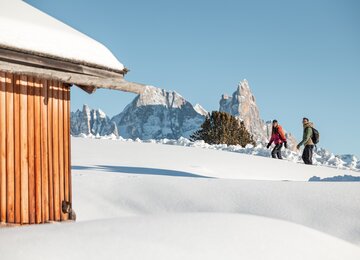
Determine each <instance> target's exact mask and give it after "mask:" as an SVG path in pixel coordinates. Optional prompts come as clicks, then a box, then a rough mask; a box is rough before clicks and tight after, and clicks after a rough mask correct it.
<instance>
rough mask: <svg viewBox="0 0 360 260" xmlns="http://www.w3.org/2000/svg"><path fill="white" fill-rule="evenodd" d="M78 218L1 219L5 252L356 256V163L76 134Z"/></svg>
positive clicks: (359, 196) (27, 255)
mask: <svg viewBox="0 0 360 260" xmlns="http://www.w3.org/2000/svg"><path fill="white" fill-rule="evenodd" d="M72 172H73V206H74V209H75V211H76V214H77V222H76V223H66V224H47V225H37V226H28V227H16V228H2V229H0V259H1V260H3V259H4V260H5V259H77V260H78V259H277V260H278V259H317V260H318V259H360V217H359V216H360V182H308V181H307V180H308V179H309V178H311V177H312V176H318V177H320V178H328V177H333V176H338V175H352V176H356V177H357V176H360V172H356V171H349V170H338V169H333V168H329V167H323V166H306V165H303V164H295V163H293V162H291V161H285V160H284V161H280V160H273V159H270V158H265V157H260V156H252V155H247V154H242V153H231V152H225V151H219V150H216V149H204V148H203V147H186V146H178V145H164V144H156V143H141V142H124V141H118V140H101V139H85V138H72Z"/></svg>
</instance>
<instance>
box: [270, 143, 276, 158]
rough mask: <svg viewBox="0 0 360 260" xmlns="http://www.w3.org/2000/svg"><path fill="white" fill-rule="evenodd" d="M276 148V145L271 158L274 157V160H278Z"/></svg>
mask: <svg viewBox="0 0 360 260" xmlns="http://www.w3.org/2000/svg"><path fill="white" fill-rule="evenodd" d="M276 147H277V145H275V147H274V149H273V150H272V151H271V156H272V158H274V159H276V152H277V151H276Z"/></svg>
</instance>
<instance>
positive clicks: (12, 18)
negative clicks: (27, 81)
mask: <svg viewBox="0 0 360 260" xmlns="http://www.w3.org/2000/svg"><path fill="white" fill-rule="evenodd" d="M0 7H1V8H0V9H1V14H0V31H1V34H0V67H1V68H2V69H4V68H5V70H6V69H7V70H9V71H10V70H11V71H15V72H19V73H27V74H33V75H35V76H39V75H42V76H44V77H49V78H57V79H59V80H62V81H64V82H68V83H71V84H76V85H78V86H83V87H84V88H86V89H85V90H86V91H88V92H90V93H91V92H93V91H94V90H95V89H96V88H98V87H103V88H112V89H119V90H123V91H130V92H134V93H140V92H141V91H142V90H141V89H142V87H143V85H141V84H137V83H131V82H127V81H125V80H124V79H123V75H124V74H126V72H127V69H126V68H125V67H124V65H123V64H122V63H121V62H120V61H119V60H117V58H116V57H115V56H114V55H113V54H112V53H111V52H110V50H109V49H107V48H106V47H105V46H104V45H103V44H101V43H99V42H97V41H95V40H94V39H92V38H90V37H88V36H87V35H85V34H83V33H81V32H79V31H77V30H75V29H73V28H72V27H70V26H68V25H66V24H64V23H62V22H60V21H59V20H57V19H55V18H53V17H51V16H49V15H47V14H46V13H44V12H42V11H40V10H38V9H36V8H34V7H32V6H30V5H29V4H27V3H25V2H23V1H21V0H0ZM24 57H25V58H24ZM9 61H11V62H12V63H11V66H10V65H9ZM14 61H16V62H15V63H16V64H14ZM24 65H25V66H24ZM34 67H36V68H37V69H36V71H35V72H34V69H33V68H34ZM69 73H70V74H71V75H70V76H69Z"/></svg>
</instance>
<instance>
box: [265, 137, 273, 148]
mask: <svg viewBox="0 0 360 260" xmlns="http://www.w3.org/2000/svg"><path fill="white" fill-rule="evenodd" d="M272 142H274V135H273V134H271V138H270V141H269V143H268V144H267V146H266V148H268V149H269V147H270V145H271V144H272Z"/></svg>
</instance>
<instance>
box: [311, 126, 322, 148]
mask: <svg viewBox="0 0 360 260" xmlns="http://www.w3.org/2000/svg"><path fill="white" fill-rule="evenodd" d="M311 129H312V132H313V134H312V136H311V140H312V141H313V143H314V144H317V143H319V141H320V133H319V131H318V130H316V129H315V128H314V127H312V128H311Z"/></svg>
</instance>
